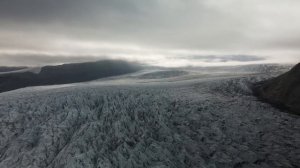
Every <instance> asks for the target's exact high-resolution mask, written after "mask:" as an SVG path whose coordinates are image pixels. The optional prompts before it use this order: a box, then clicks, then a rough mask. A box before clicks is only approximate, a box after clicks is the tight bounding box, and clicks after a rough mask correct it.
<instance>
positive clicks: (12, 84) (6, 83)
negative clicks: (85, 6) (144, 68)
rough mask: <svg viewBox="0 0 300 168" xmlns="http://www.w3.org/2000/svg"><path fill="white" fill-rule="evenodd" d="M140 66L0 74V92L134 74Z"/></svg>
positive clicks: (107, 63) (100, 64)
mask: <svg viewBox="0 0 300 168" xmlns="http://www.w3.org/2000/svg"><path fill="white" fill-rule="evenodd" d="M140 69H141V66H139V65H137V64H133V63H129V62H125V61H118V60H114V61H112V60H103V61H97V62H86V63H73V64H63V65H57V66H45V67H42V68H41V71H40V72H39V73H33V72H18V73H8V74H0V92H5V91H9V90H14V89H18V88H22V87H28V86H39V85H55V84H67V83H75V82H84V81H90V80H95V79H99V78H104V77H109V76H116V75H122V74H126V73H131V72H136V71H138V70H140Z"/></svg>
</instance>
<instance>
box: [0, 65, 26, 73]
mask: <svg viewBox="0 0 300 168" xmlns="http://www.w3.org/2000/svg"><path fill="white" fill-rule="evenodd" d="M25 68H27V67H23V66H22V67H7V66H0V72H10V71H17V70H21V69H25Z"/></svg>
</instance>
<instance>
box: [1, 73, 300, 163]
mask: <svg viewBox="0 0 300 168" xmlns="http://www.w3.org/2000/svg"><path fill="white" fill-rule="evenodd" d="M200 76H201V75H200ZM264 78H265V76H264V75H260V74H257V75H253V74H252V75H246V74H243V75H242V76H235V77H213V78H199V79H195V76H193V79H192V80H190V79H189V78H188V79H189V80H187V79H186V78H183V79H184V80H182V81H181V82H179V81H177V82H170V81H161V82H155V83H151V82H149V83H147V82H146V81H143V83H139V82H136V81H139V80H136V81H135V82H132V83H130V84H128V83H127V84H126V83H125V84H124V83H123V84H121V85H117V84H115V85H114V84H110V83H107V84H103V83H102V84H101V82H99V83H94V84H81V85H72V86H60V87H54V88H53V87H49V88H47V87H33V88H27V89H21V90H16V91H12V92H7V93H2V94H0V167H1V168H6V167H7V168H20V167H22V168H23V167H28V168H29V167H30V168H40V167H42V168H43V167H48V168H60V167H66V168H77V167H78V168H79V167H84V168H96V167H97V168H98V167H99V168H102V167H156V168H158V167H172V168H174V167H178V168H181V167H197V168H201V167H203V168H206V167H211V168H214V167H220V168H226V167H235V168H239V167H270V168H273V167H286V168H288V167H298V166H299V165H300V121H299V116H296V115H292V114H288V113H282V112H280V111H279V110H278V109H275V108H273V107H272V106H270V105H269V104H265V103H262V102H259V101H257V99H256V98H255V97H254V96H252V93H251V89H249V88H250V87H249V86H250V85H251V83H253V82H256V81H258V80H261V79H264ZM130 80H133V79H130ZM177 80H180V79H177ZM133 81H134V80H133ZM116 82H117V81H116ZM112 83H113V82H112Z"/></svg>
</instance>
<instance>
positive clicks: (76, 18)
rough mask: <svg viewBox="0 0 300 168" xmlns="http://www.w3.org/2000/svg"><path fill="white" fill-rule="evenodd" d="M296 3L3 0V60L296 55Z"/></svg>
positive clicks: (275, 58) (280, 58) (287, 58)
mask: <svg viewBox="0 0 300 168" xmlns="http://www.w3.org/2000/svg"><path fill="white" fill-rule="evenodd" d="M299 8H300V1H297V0H285V1H282V0H265V1H260V0H244V1H240V0H223V1H219V0H201V1H200V0H187V1H183V0H151V1H140V0H109V1H108V0H85V1H81V0H43V1H40V0H27V1H19V0H1V1H0V22H1V27H0V58H1V62H0V64H13V62H17V61H15V60H18V62H19V63H20V64H22V63H23V64H30V65H34V64H52V63H56V62H58V63H60V62H69V61H72V62H76V61H80V62H81V61H82V60H87V61H89V60H94V59H102V58H103V56H105V58H112V59H115V58H122V59H128V60H137V61H141V62H146V63H149V64H156V65H157V64H159V65H160V64H162V62H164V61H165V60H168V61H174V62H173V63H169V62H168V63H166V64H165V66H169V65H178V66H179V65H180V63H179V62H182V65H186V64H194V63H195V61H198V64H202V63H203V62H204V63H209V62H211V63H216V62H218V63H221V62H223V63H224V64H230V63H233V64H235V63H239V62H240V63H246V62H249V63H250V62H251V63H253V62H258V63H259V62H290V63H293V62H297V61H300V49H299V47H300V46H299V44H300V31H299V30H300V21H299V16H300V11H299ZM28 53H30V54H28ZM45 53H46V54H45ZM195 55H202V56H201V57H200V56H195ZM198 57H199V58H198ZM205 57H207V58H205ZM170 58H172V59H170ZM188 61H190V62H188Z"/></svg>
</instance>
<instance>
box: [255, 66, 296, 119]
mask: <svg viewBox="0 0 300 168" xmlns="http://www.w3.org/2000/svg"><path fill="white" fill-rule="evenodd" d="M254 93H255V95H257V96H258V97H259V98H261V99H263V100H265V101H267V102H269V103H271V104H273V105H276V106H278V107H283V108H287V109H288V110H290V111H291V112H292V113H295V114H298V115H300V63H298V64H297V65H296V66H294V67H293V68H292V69H291V70H290V71H288V72H286V73H284V74H282V75H280V76H278V77H276V78H272V79H269V80H266V81H263V82H259V83H257V84H255V86H254Z"/></svg>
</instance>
